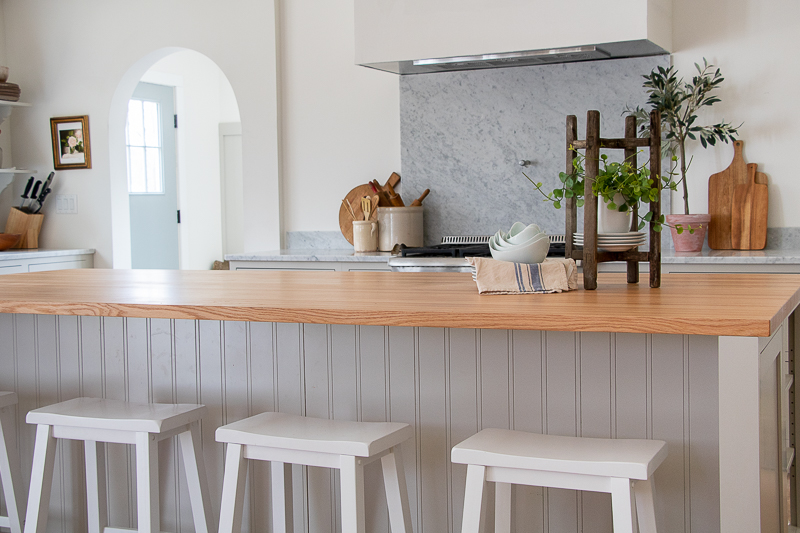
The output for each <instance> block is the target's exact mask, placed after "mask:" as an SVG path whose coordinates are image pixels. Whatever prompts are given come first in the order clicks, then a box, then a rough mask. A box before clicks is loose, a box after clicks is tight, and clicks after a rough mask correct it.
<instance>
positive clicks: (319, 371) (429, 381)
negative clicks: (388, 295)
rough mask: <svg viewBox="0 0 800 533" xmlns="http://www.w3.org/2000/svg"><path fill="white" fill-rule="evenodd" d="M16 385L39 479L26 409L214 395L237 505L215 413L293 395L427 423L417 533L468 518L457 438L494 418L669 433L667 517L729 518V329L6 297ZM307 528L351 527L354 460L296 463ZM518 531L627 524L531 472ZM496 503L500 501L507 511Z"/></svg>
mask: <svg viewBox="0 0 800 533" xmlns="http://www.w3.org/2000/svg"><path fill="white" fill-rule="evenodd" d="M0 339H2V342H0V364H2V365H3V368H4V369H5V371H4V372H3V373H2V374H0V390H13V391H16V392H17V393H18V394H19V405H18V408H17V413H16V420H17V428H18V439H17V440H18V444H19V447H20V453H21V457H22V471H23V472H25V473H26V474H25V475H24V478H25V479H24V480H23V484H24V485H25V486H26V487H27V485H28V483H29V472H30V466H31V462H32V453H33V437H34V428H33V427H32V426H29V425H28V424H25V422H24V419H25V413H26V412H27V411H28V410H30V409H34V408H36V407H40V406H43V405H47V404H50V403H54V402H57V401H62V400H66V399H69V398H73V397H76V396H80V395H88V396H102V397H109V398H119V399H125V400H130V401H138V402H150V401H153V402H201V403H204V404H206V405H207V406H208V408H209V412H208V415H207V417H206V418H205V419H204V420H203V423H202V439H203V454H204V458H205V462H206V467H207V468H208V473H209V483H210V488H211V501H212V503H213V505H214V510H213V513H214V518H215V520H216V519H218V518H219V507H218V506H219V501H220V494H221V487H222V475H223V447H222V445H220V444H218V443H217V442H215V440H214V431H215V429H216V428H217V427H218V426H220V425H222V424H226V423H230V422H233V421H235V420H238V419H241V418H243V417H245V416H248V415H252V414H256V413H259V412H263V411H266V410H272V409H277V410H280V411H285V412H290V413H297V414H305V415H310V416H318V417H323V418H328V417H330V418H336V419H347V420H371V421H383V420H393V421H402V422H407V423H409V424H412V425H413V426H414V428H415V438H414V439H413V440H412V441H409V442H407V443H404V444H403V446H402V451H403V454H404V461H405V471H406V478H407V481H408V487H409V492H410V499H411V512H412V520H413V523H414V531H416V532H417V533H425V532H427V533H440V532H457V531H459V530H460V524H461V513H462V505H463V504H462V499H463V495H464V493H463V490H464V478H465V474H466V472H465V468H464V467H463V465H452V464H451V463H450V461H449V456H450V448H451V447H452V446H453V445H455V444H457V443H458V442H460V441H461V440H463V439H464V438H466V437H468V436H470V435H472V434H473V433H475V432H476V431H478V430H480V429H481V428H485V427H500V428H514V429H520V430H526V431H534V432H546V433H552V434H561V435H579V436H589V437H591V436H597V437H637V438H657V439H664V440H666V441H667V442H668V444H669V456H668V458H667V460H666V461H665V462H664V464H662V465H661V467H660V468H659V469H658V470H657V472H656V474H655V482H656V491H657V492H656V494H657V496H656V498H657V500H656V512H657V519H658V523H659V529H663V530H664V531H686V532H688V531H703V532H706V531H711V532H714V531H719V527H720V526H719V519H720V518H719V516H720V515H719V513H720V510H719V493H720V487H719V453H718V451H717V450H718V449H719V436H718V426H717V424H716V423H715V422H716V421H717V419H718V413H719V403H718V394H719V389H718V385H717V383H718V379H717V376H718V354H717V338H716V337H695V336H691V337H687V336H680V335H645V334H610V333H583V334H580V333H569V332H543V331H502V330H479V329H442V328H401V327H382V326H347V325H317V324H314V325H311V324H276V323H246V322H218V321H190V320H165V319H138V318H136V319H134V318H128V319H126V318H97V317H73V316H57V317H54V316H46V315H10V314H0ZM176 452H177V449H176V447H175V445H174V444H172V443H169V442H165V443H163V444H162V446H161V449H160V460H161V466H162V467H161V469H160V471H161V478H160V490H161V495H162V502H163V503H162V529H163V530H164V531H176V532H178V533H190V532H192V531H194V526H193V524H192V519H191V513H190V511H189V508H188V494H187V489H186V483H185V481H184V480H183V476H184V473H183V467H182V465H181V464H180V461H179V460H176V459H177V454H176ZM133 459H134V456H133V454H132V452H131V450H129V449H128V448H126V447H125V446H123V445H109V446H108V450H107V453H106V469H107V476H108V487H109V498H108V499H109V504H110V505H109V511H110V524H112V525H113V526H122V527H133V526H134V525H135V522H136V518H135V517H136V512H135V509H136V507H135V505H136V498H135V475H134V473H135V465H134V462H133ZM82 460H83V453H82V447H81V446H79V445H77V443H70V442H63V441H60V442H59V447H58V452H57V459H56V468H57V472H56V475H55V477H54V492H53V498H52V499H51V504H50V521H49V524H48V531H49V532H52V533H56V532H58V533H77V532H80V531H85V530H86V529H87V525H86V511H85V496H84V495H85V488H84V474H83V469H82ZM249 468H250V469H249V476H248V492H247V493H246V503H245V523H244V526H243V530H244V531H250V532H256V531H267V530H268V529H269V526H268V523H269V517H270V511H269V508H268V505H266V502H268V501H269V483H268V469H267V466H266V465H264V464H261V463H259V462H257V461H253V462H252V463H251V464H250V466H249ZM379 468H380V467H379V463H375V464H371V465H368V467H367V472H366V475H365V476H366V486H367V490H366V493H367V494H368V500H367V502H368V506H367V509H368V518H367V522H368V525H369V526H368V531H369V532H370V533H388V531H389V526H388V517H387V513H386V508H385V502H384V499H383V496H382V494H381V491H382V487H381V481H380V473H379ZM293 477H294V494H295V498H296V499H295V502H296V505H295V519H296V522H295V523H296V529H295V531H300V532H302V531H308V532H313V533H318V532H322V533H334V532H336V531H337V527H338V526H337V520H338V517H337V509H338V504H337V499H338V490H339V489H338V485H337V484H338V475H336V474H334V473H331V472H329V471H326V470H322V469H318V468H300V467H294V474H293ZM515 498H516V502H517V505H516V506H515V520H516V523H517V531H521V530H524V531H534V532H553V533H555V532H577V531H598V532H599V531H605V532H607V531H611V517H610V500H609V499H608V497H607V496H605V495H602V494H600V495H598V494H590V493H578V492H574V491H564V490H542V489H540V488H527V487H521V488H515ZM490 515H491V513H490Z"/></svg>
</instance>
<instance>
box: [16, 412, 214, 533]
mask: <svg viewBox="0 0 800 533" xmlns="http://www.w3.org/2000/svg"><path fill="white" fill-rule="evenodd" d="M205 412H206V407H205V406H204V405H198V404H136V403H129V402H123V401H119V400H104V399H100V398H75V399H73V400H68V401H65V402H61V403H57V404H54V405H49V406H47V407H42V408H40V409H35V410H33V411H30V412H29V413H28V416H27V418H26V420H27V422H28V423H29V424H37V428H36V442H35V444H34V452H33V470H32V473H31V488H30V494H29V497H28V500H29V503H28V512H27V516H26V521H25V533H44V532H45V531H46V529H47V511H48V507H49V502H50V491H51V487H52V480H53V465H54V460H55V439H72V440H81V441H83V442H84V452H85V456H86V492H87V506H88V525H89V528H88V529H89V533H103V531H104V530H105V529H106V527H107V525H108V524H107V521H108V516H107V511H106V508H105V500H106V499H105V495H101V494H100V491H101V490H100V489H101V487H103V486H104V484H105V474H104V472H103V470H102V465H103V462H102V461H100V460H98V453H99V452H98V447H97V443H98V442H113V443H122V444H133V445H135V447H136V493H137V494H136V497H137V507H138V525H139V528H138V531H140V532H142V533H160V515H159V492H158V443H159V442H160V441H162V440H164V439H167V438H170V437H174V436H177V437H178V438H179V441H180V445H181V452H182V455H183V462H184V466H185V471H186V477H187V482H188V487H189V499H190V501H191V505H192V515H193V517H194V524H195V531H196V532H197V533H210V532H211V533H213V531H214V530H213V529H209V527H210V525H211V524H212V518H211V517H212V515H211V505H210V499H209V493H208V483H207V480H206V472H205V468H204V465H203V463H202V461H201V457H202V454H201V451H200V426H199V422H200V419H201V418H202V417H203V415H204V414H205ZM212 527H213V526H212ZM109 529H114V530H119V529H121V528H109Z"/></svg>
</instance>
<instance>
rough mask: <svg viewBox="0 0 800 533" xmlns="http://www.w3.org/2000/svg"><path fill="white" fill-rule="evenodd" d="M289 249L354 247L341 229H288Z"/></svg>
mask: <svg viewBox="0 0 800 533" xmlns="http://www.w3.org/2000/svg"><path fill="white" fill-rule="evenodd" d="M285 246H286V249H287V250H294V249H300V250H312V249H319V250H346V249H347V248H350V247H352V245H351V244H350V243H349V242H347V239H345V238H344V235H342V232H341V231H287V232H286V242H285Z"/></svg>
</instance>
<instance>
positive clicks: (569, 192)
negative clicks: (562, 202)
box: [564, 189, 575, 198]
mask: <svg viewBox="0 0 800 533" xmlns="http://www.w3.org/2000/svg"><path fill="white" fill-rule="evenodd" d="M573 196H575V193H573V192H572V189H567V190H565V191H564V198H572V197H573Z"/></svg>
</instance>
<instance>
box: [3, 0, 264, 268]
mask: <svg viewBox="0 0 800 533" xmlns="http://www.w3.org/2000/svg"><path fill="white" fill-rule="evenodd" d="M3 9H4V16H5V44H6V48H7V56H8V63H9V65H8V66H9V67H10V68H11V72H13V73H14V80H15V81H16V82H17V83H19V84H20V86H21V87H22V94H23V98H24V99H25V100H27V101H29V102H31V103H33V104H34V107H32V108H29V109H24V110H15V113H14V115H13V116H12V121H13V126H14V144H13V157H14V163H15V164H16V165H18V166H26V167H29V168H35V169H38V170H39V174H40V175H42V174H44V175H46V172H47V171H49V170H50V169H51V168H52V151H51V148H50V125H49V119H50V117H54V116H65V115H84V114H86V115H89V123H90V133H91V141H92V145H91V148H92V163H93V168H92V169H91V170H70V171H64V172H59V173H58V174H57V181H56V186H55V188H54V194H65V193H66V194H77V195H78V206H79V211H80V212H79V214H77V215H56V214H55V202H52V203H50V202H48V204H49V205H47V206H46V207H45V215H46V217H45V223H44V227H43V229H42V236H41V237H42V238H41V242H42V245H43V246H44V247H49V248H54V247H59V248H64V247H93V248H96V249H97V252H98V253H97V255H96V256H95V265H96V266H99V267H109V266H112V264H113V265H114V266H117V267H125V266H126V265H129V264H130V247H129V246H128V247H127V250H126V247H125V242H124V239H125V236H126V235H129V217H128V209H127V193H126V189H127V184H126V183H125V181H126V180H125V179H124V175H125V164H124V161H125V157H124V146H123V144H122V142H121V140H122V138H123V133H124V130H123V129H122V127H121V125H124V121H125V103H126V102H127V100H128V99H129V97H130V93H131V92H132V91H133V88H134V87H135V85H136V83H137V82H138V81H139V79H140V78H141V76H142V74H144V72H145V71H146V70H147V69H148V68H149V67H150V66H152V65H153V64H154V63H155V62H156V61H158V60H159V59H161V58H163V57H165V56H166V55H168V54H169V53H172V52H175V51H179V50H180V49H192V50H196V51H198V52H200V53H202V54H203V55H205V56H207V57H208V58H210V59H211V60H212V61H214V63H216V64H217V65H218V66H219V67H220V68H221V69H222V71H223V72H224V73H225V74H226V76H227V77H228V80H229V81H230V83H231V85H232V87H233V89H234V91H235V93H236V98H237V100H238V103H239V107H240V110H241V115H242V130H243V167H244V187H245V192H246V194H245V199H244V201H245V248H246V249H247V250H249V251H254V250H258V249H268V248H277V247H278V243H279V239H280V206H279V180H278V153H277V145H278V141H277V86H276V75H275V73H276V41H275V9H274V2H273V0H239V1H237V2H227V3H225V4H220V3H219V2H215V1H211V0H173V1H170V2H163V1H160V0H140V1H137V2H107V1H104V0H86V1H83V2H80V3H77V4H75V3H72V4H68V3H64V2H61V1H58V0H41V1H37V2H26V1H24V0H5V1H4V2H3ZM116 146H119V150H117V149H116ZM110 147H115V148H114V149H113V150H111V149H110ZM23 183H24V182H23V180H22V179H21V178H18V179H17V181H16V188H17V192H16V193H15V195H16V196H18V195H19V193H20V192H21V187H22V184H23ZM112 204H113V209H112ZM6 213H7V209H4V208H3V206H2V205H0V217H2V218H0V223H3V222H4V219H5V217H6ZM112 235H113V236H114V238H113V243H112ZM247 250H246V251H247Z"/></svg>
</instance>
